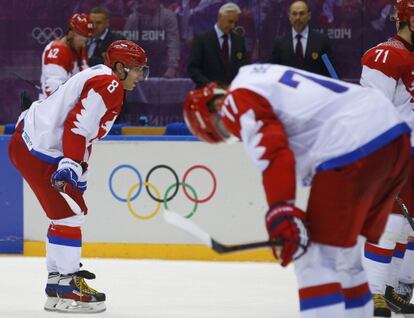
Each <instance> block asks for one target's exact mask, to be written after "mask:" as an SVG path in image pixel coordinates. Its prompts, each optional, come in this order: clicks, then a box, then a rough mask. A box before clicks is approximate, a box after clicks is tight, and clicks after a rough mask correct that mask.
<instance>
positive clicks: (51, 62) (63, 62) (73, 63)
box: [39, 39, 88, 99]
mask: <svg viewBox="0 0 414 318" xmlns="http://www.w3.org/2000/svg"><path fill="white" fill-rule="evenodd" d="M87 61H88V56H87V52H86V49H85V48H83V49H82V50H81V51H80V52H75V51H74V50H72V49H71V48H70V47H69V46H67V45H66V44H65V43H63V42H62V40H60V39H57V40H53V41H52V42H50V43H49V44H48V45H46V47H45V49H44V51H43V54H42V74H41V76H40V85H41V91H40V93H39V99H45V98H46V97H47V96H49V95H50V94H51V93H53V92H54V91H55V90H56V89H57V88H58V87H59V85H61V84H62V83H64V82H65V81H66V80H68V78H69V77H71V76H72V75H74V74H76V73H78V72H80V71H82V70H84V69H86V68H88V63H87Z"/></svg>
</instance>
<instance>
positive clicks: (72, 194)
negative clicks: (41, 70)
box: [9, 40, 147, 313]
mask: <svg viewBox="0 0 414 318" xmlns="http://www.w3.org/2000/svg"><path fill="white" fill-rule="evenodd" d="M146 63H147V57H146V55H145V52H144V51H143V50H142V48H141V47H139V46H138V45H137V44H135V43H133V42H130V41H126V40H125V41H124V40H121V41H116V42H114V43H112V44H111V45H110V46H109V47H108V49H107V52H106V59H105V65H97V66H94V67H92V68H88V69H86V70H84V71H82V72H80V73H78V74H76V75H74V76H73V77H71V78H70V79H69V80H67V81H66V82H65V83H64V84H62V85H61V86H60V87H59V88H58V89H57V90H56V91H55V92H54V93H53V94H52V95H50V96H49V97H47V98H46V99H44V100H39V101H36V102H34V103H33V104H32V105H31V107H30V108H29V109H28V110H27V111H25V112H23V113H22V114H21V115H20V118H19V120H18V123H17V125H16V131H15V133H14V134H13V136H12V138H11V141H10V146H9V156H10V159H11V161H12V163H13V164H14V165H15V167H16V168H17V169H18V170H19V172H20V173H21V175H22V176H23V177H24V179H25V180H26V181H27V183H28V184H29V186H30V187H31V189H32V190H33V192H34V193H35V195H36V197H37V199H38V200H39V202H40V204H41V206H42V208H43V209H44V211H45V213H46V215H47V217H48V218H49V219H50V226H49V229H48V232H47V239H46V260H47V270H48V273H49V276H48V282H47V285H46V294H47V301H46V304H45V306H44V308H45V309H46V310H51V311H60V312H79V313H82V312H84V313H93V312H100V311H103V310H105V309H106V306H105V299H106V297H105V294H104V293H100V292H97V291H96V290H94V289H92V288H90V287H89V286H88V285H87V284H86V282H85V280H84V279H85V278H86V279H92V278H95V275H94V274H92V273H90V272H88V271H86V270H80V256H81V247H82V234H81V226H82V223H83V221H84V216H85V215H86V214H87V212H88V208H87V206H86V203H85V201H84V198H83V192H84V191H85V190H86V177H87V169H88V164H87V162H88V159H89V157H90V155H91V148H92V143H93V142H94V141H96V140H99V139H101V138H103V137H104V136H105V135H106V134H107V133H108V132H109V130H110V129H111V127H112V124H113V123H114V121H115V119H116V117H117V116H118V114H119V113H120V111H121V107H122V103H123V100H124V95H125V90H132V89H134V87H135V86H136V85H137V83H138V81H139V80H142V79H144V78H146V76H147V73H146V71H147V67H146Z"/></svg>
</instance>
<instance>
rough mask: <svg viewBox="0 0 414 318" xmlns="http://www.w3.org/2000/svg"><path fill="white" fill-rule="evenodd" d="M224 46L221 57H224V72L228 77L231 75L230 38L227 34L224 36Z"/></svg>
mask: <svg viewBox="0 0 414 318" xmlns="http://www.w3.org/2000/svg"><path fill="white" fill-rule="evenodd" d="M222 38H223V45H222V46H221V56H222V57H223V64H224V70H225V72H226V75H228V73H229V41H228V38H229V36H228V35H227V34H223V35H222Z"/></svg>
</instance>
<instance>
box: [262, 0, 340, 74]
mask: <svg viewBox="0 0 414 318" xmlns="http://www.w3.org/2000/svg"><path fill="white" fill-rule="evenodd" d="M288 15H289V21H290V24H291V25H292V28H291V30H290V31H289V32H288V33H287V34H285V35H284V36H282V37H279V38H276V40H275V43H274V46H273V51H272V55H271V57H270V63H273V64H282V65H287V66H293V67H296V68H299V69H303V70H306V71H309V72H313V73H317V74H321V75H325V76H329V73H328V71H327V69H326V67H325V65H324V63H323V61H322V58H321V56H322V55H323V54H325V53H326V54H327V55H328V57H329V58H330V60H331V61H332V57H331V48H330V43H329V38H328V37H327V36H326V35H324V34H321V33H319V32H316V31H312V30H310V29H309V21H310V19H311V11H310V8H309V5H308V3H307V2H306V1H302V0H299V1H294V2H292V3H291V4H290V6H289V9H288Z"/></svg>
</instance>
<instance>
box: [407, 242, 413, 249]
mask: <svg viewBox="0 0 414 318" xmlns="http://www.w3.org/2000/svg"><path fill="white" fill-rule="evenodd" d="M407 250H410V251H414V243H413V242H408V243H407Z"/></svg>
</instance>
